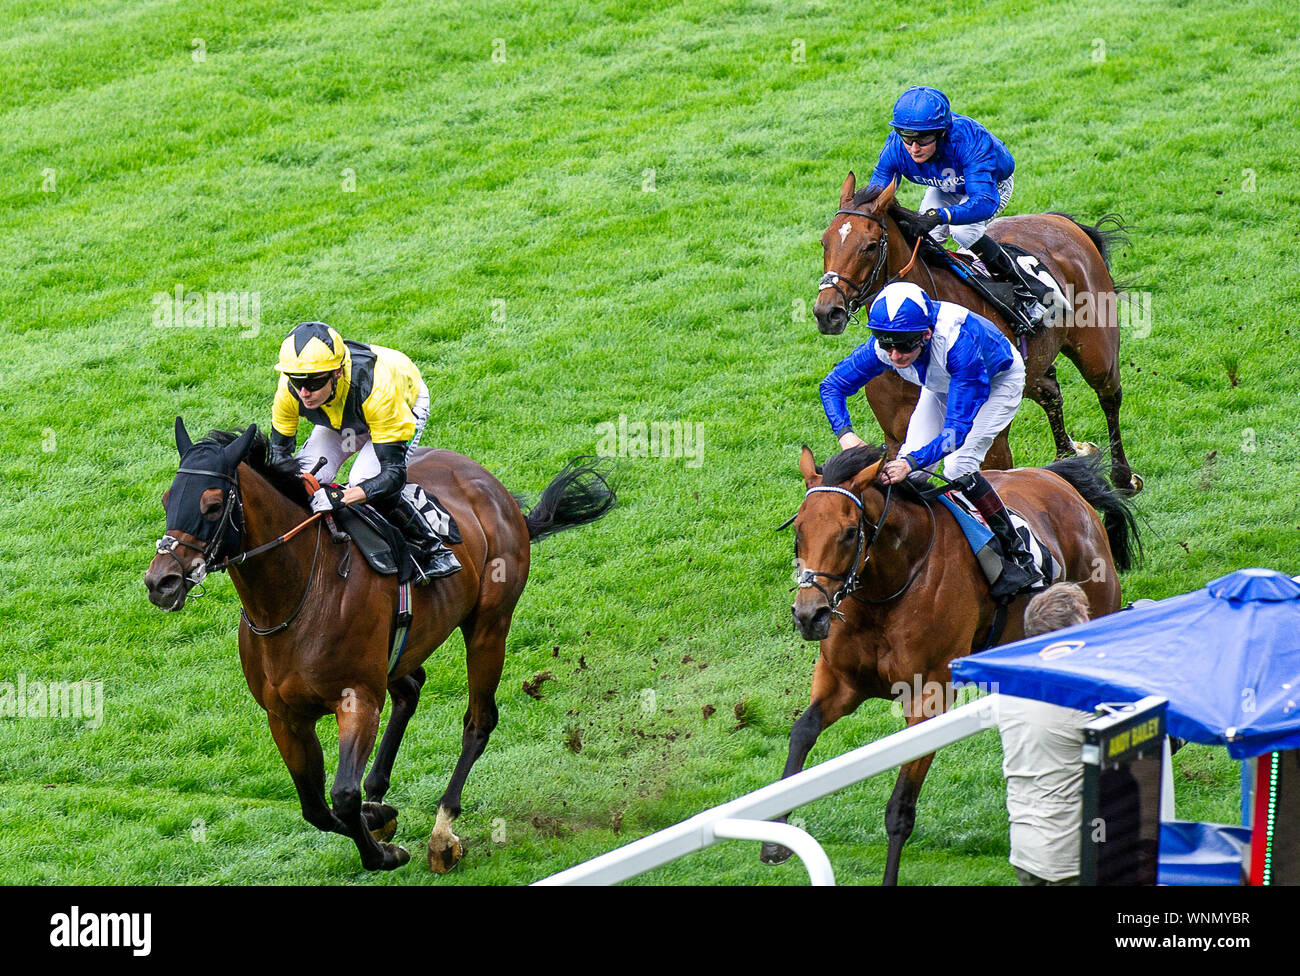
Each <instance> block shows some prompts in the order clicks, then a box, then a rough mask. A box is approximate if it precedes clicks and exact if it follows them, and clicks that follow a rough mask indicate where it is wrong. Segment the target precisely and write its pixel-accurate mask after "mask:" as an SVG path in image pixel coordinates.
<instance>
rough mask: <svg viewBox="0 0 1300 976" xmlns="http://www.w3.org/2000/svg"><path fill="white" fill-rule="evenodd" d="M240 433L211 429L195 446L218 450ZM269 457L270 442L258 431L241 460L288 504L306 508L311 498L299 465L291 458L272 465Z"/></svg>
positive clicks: (237, 431)
mask: <svg viewBox="0 0 1300 976" xmlns="http://www.w3.org/2000/svg"><path fill="white" fill-rule="evenodd" d="M243 433H244V432H243V431H242V430H212V431H208V436H207V437H205V438H204V439H203V440H202V441H199V442H198V443H200V444H216V445H217V446H218V447H225V446H227V445H228V444H230V443H232V442H233V441H235V440H236V439H237V438H239V437H240V436H241V435H242V434H243ZM269 456H270V443H269V442H268V441H267V439H266V435H265V434H263V433H262V432H261V431H260V430H259V431H258V432H257V434H256V435H254V437H253V442H252V443H251V444H250V445H249V446H248V454H247V455H246V456H245V457H244V460H245V461H246V462H247V463H248V466H249V467H250V468H252V469H253V470H254V471H256V472H257V473H258V474H260V475H261V476H262V477H263V478H265V479H266V480H267V481H269V482H270V483H271V486H272V487H273V488H275V489H276V491H278V492H279V493H280V494H282V495H284V496H285V497H286V498H288V499H289V500H290V501H291V502H294V503H296V504H298V505H303V506H306V505H307V504H308V503H309V502H310V501H311V499H310V498H308V496H307V487H306V485H304V484H303V483H302V473H301V472H300V471H299V469H298V462H297V461H295V460H294V459H293V458H285V459H284V460H283V461H277V462H275V463H274V464H273V463H271V461H269V460H268V458H269Z"/></svg>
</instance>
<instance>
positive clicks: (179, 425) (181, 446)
mask: <svg viewBox="0 0 1300 976" xmlns="http://www.w3.org/2000/svg"><path fill="white" fill-rule="evenodd" d="M193 446H194V444H193V442H191V441H190V435H189V433H187V432H186V430H185V421H183V420H181V418H180V417H177V418H176V450H178V451H180V452H181V457H184V456H185V452H186V451H188V450H189V449H190V448H191V447H193Z"/></svg>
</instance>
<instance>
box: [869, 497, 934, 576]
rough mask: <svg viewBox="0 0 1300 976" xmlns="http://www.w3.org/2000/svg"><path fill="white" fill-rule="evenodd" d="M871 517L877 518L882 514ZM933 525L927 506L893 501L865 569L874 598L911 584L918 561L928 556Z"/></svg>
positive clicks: (877, 513) (876, 513) (874, 514)
mask: <svg viewBox="0 0 1300 976" xmlns="http://www.w3.org/2000/svg"><path fill="white" fill-rule="evenodd" d="M871 517H872V518H873V521H874V520H876V519H878V518H879V517H880V513H879V512H875V513H873V514H872V516H871ZM930 528H931V525H930V519H929V518H928V517H927V516H926V513H925V511H924V509H922V508H920V507H918V506H915V505H910V504H904V503H902V502H900V501H899V499H897V498H895V499H894V500H893V501H892V502H890V505H889V511H888V512H887V513H886V517H885V524H884V525H883V526H881V529H880V534H879V536H878V537H877V538H876V541H875V544H874V545H873V546H872V547H871V548H872V551H871V558H870V559H868V560H867V562H866V565H865V566H864V567H863V568H862V581H863V583H864V584H865V585H866V589H867V592H868V594H869V595H870V596H871V597H873V598H881V597H885V596H887V595H889V594H890V593H893V592H894V591H896V590H898V589H901V588H902V587H903V585H904V584H906V583H907V581H908V579H909V578H910V577H911V576H912V574H913V573H914V572H916V568H917V564H918V563H920V562H921V560H923V559H924V558H926V550H927V549H928V548H929V542H930Z"/></svg>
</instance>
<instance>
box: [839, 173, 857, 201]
mask: <svg viewBox="0 0 1300 976" xmlns="http://www.w3.org/2000/svg"><path fill="white" fill-rule="evenodd" d="M857 187H858V178H857V177H856V176H854V175H853V170H849V175H848V176H846V177H845V178H844V185H843V186H841V187H840V209H841V210H843V209H845V208H846V207H847V206H848V205H849V204H850V203H852V202H853V193H854V191H855V190H856V189H857Z"/></svg>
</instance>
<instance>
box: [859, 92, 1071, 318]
mask: <svg viewBox="0 0 1300 976" xmlns="http://www.w3.org/2000/svg"><path fill="white" fill-rule="evenodd" d="M890 124H891V125H892V126H893V131H892V132H890V134H889V136H888V138H886V139H885V145H884V148H883V149H882V150H881V151H880V158H879V160H878V161H877V162H876V168H875V169H874V170H872V173H871V183H870V186H871V187H879V188H881V189H884V188H885V187H887V186H888V185H889V184H890V183H892V182H893V181H894V180H896V179H898V178H899V177H901V178H903V179H906V180H909V181H910V182H912V183H919V184H921V185H922V186H926V187H929V189H927V190H926V191H925V196H924V197H923V198H922V199H921V206H920V208H919V211H920V214H921V221H920V223H921V227H922V229H923V230H927V231H929V233H930V236H931V237H933V238H934V239H935V240H936V241H937V242H939V243H940V244H942V243H943V242H944V241H945V240H947V238H948V237H949V236H950V235H951V237H952V239H953V240H955V241H956V242H957V243H958V244H959V245H960V246H962V247H964V248H968V249H969V250H971V251H973V252H974V253H975V254H976V255H977V256H978V257H979V259H980V260H981V261H983V262H984V266H985V267H986V268H988V270H989V274H991V275H993V277H994V278H996V279H998V280H1000V281H1007V282H1010V283H1011V284H1013V285H1016V286H1017V288H1016V292H1017V297H1018V298H1019V299H1020V300H1021V302H1022V303H1023V305H1024V311H1025V315H1026V317H1027V318H1028V319H1029V321H1030V323H1031V324H1032V325H1034V326H1037V325H1038V324H1039V323H1041V322H1042V320H1043V317H1044V316H1045V315H1046V314H1047V308H1046V307H1045V305H1050V304H1052V303H1053V302H1054V298H1053V295H1054V293H1053V292H1052V290H1051V288H1049V287H1048V286H1047V285H1045V284H1043V282H1041V281H1039V280H1038V279H1037V278H1036V277H1033V276H1032V275H1023V274H1021V273H1020V271H1019V268H1017V267H1016V264H1015V262H1013V261H1012V260H1011V258H1010V257H1009V256H1008V255H1007V253H1006V252H1005V251H1003V250H1002V248H1001V247H1000V246H999V245H998V243H997V242H996V241H994V240H993V239H992V238H990V237H988V236H986V235H985V233H984V232H985V230H986V229H987V227H988V224H989V222H990V221H991V220H992V219H993V218H994V217H996V216H997V215H998V214H1000V213H1001V212H1002V211H1003V210H1004V209H1006V206H1007V203H1008V201H1010V199H1011V191H1012V188H1013V187H1014V185H1015V178H1014V174H1015V169H1016V161H1015V160H1014V159H1013V158H1012V156H1011V153H1010V152H1009V151H1008V150H1007V147H1006V146H1004V145H1003V144H1002V142H1001V141H1000V140H999V139H998V138H997V137H996V136H994V135H993V134H992V133H991V132H989V130H988V129H986V128H984V126H982V125H980V124H979V123H978V122H976V121H975V120H974V119H971V118H967V117H966V116H964V115H955V114H953V112H952V109H951V108H950V107H949V105H948V98H947V96H946V95H944V93H943V92H941V91H939V90H938V89H937V88H927V87H924V86H916V87H913V88H909V89H908V90H907V91H905V92H903V94H902V97H900V98H899V99H898V102H897V103H896V104H895V105H894V114H893V118H892V119H891V122H890Z"/></svg>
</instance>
